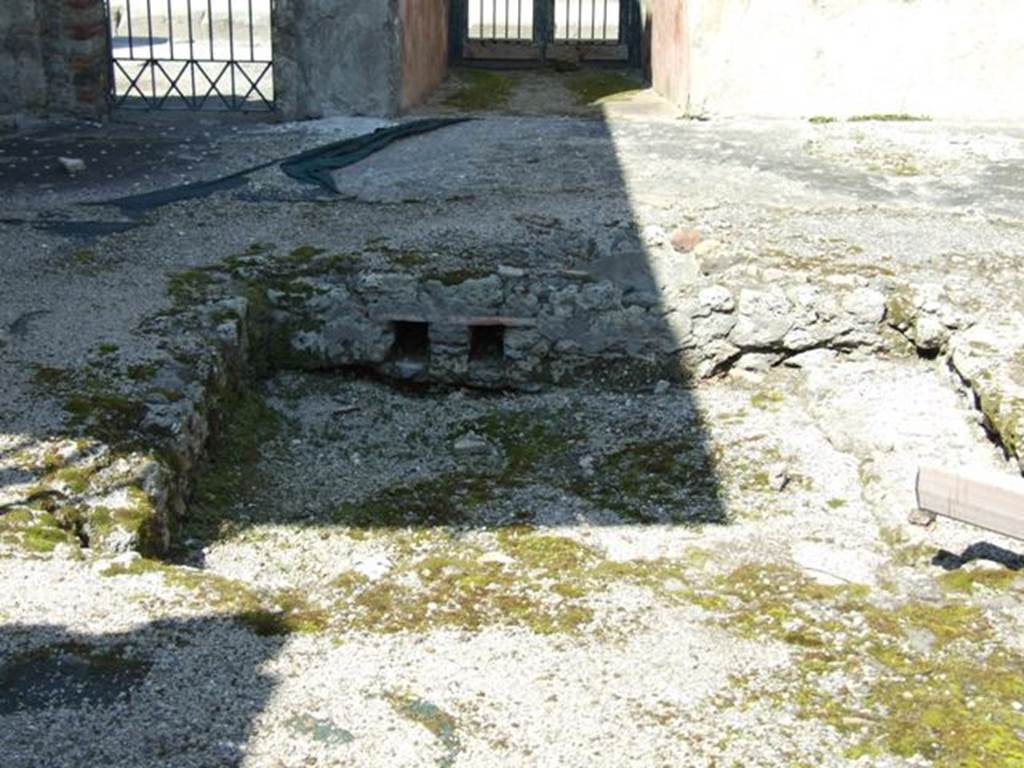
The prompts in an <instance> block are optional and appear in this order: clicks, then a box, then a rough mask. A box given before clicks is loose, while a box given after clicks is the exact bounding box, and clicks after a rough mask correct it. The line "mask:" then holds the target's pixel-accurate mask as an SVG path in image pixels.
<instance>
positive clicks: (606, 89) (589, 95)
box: [566, 70, 644, 105]
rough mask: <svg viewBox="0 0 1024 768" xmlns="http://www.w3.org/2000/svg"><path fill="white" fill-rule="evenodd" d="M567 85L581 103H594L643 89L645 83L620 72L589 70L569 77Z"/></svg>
mask: <svg viewBox="0 0 1024 768" xmlns="http://www.w3.org/2000/svg"><path fill="white" fill-rule="evenodd" d="M566 87H567V88H568V89H569V90H570V91H572V93H573V94H574V95H575V96H576V102H577V103H578V104H581V105H585V104H594V103H596V102H599V101H601V100H602V99H608V98H611V97H616V96H618V97H622V96H625V95H627V94H630V93H635V92H636V91H639V90H642V89H643V87H644V86H643V83H641V82H638V81H637V80H635V79H633V78H631V77H628V76H626V75H624V74H622V73H620V72H612V71H607V70H589V71H582V72H577V73H576V74H574V75H572V76H570V77H569V80H568V82H567V83H566Z"/></svg>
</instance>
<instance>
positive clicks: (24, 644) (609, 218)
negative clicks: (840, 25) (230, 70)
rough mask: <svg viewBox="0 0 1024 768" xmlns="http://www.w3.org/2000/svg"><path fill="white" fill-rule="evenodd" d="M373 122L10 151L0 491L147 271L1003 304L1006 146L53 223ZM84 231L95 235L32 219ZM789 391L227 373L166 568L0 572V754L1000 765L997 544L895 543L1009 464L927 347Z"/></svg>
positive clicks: (874, 151) (1016, 141)
mask: <svg viewBox="0 0 1024 768" xmlns="http://www.w3.org/2000/svg"><path fill="white" fill-rule="evenodd" d="M526 95H527V96H529V94H526ZM527 111H528V110H527ZM587 112H588V113H592V112H593V111H592V110H587ZM377 125H379V123H378V122H377V121H369V120H361V119H360V120H331V121H318V122H315V123H310V124H306V125H286V126H244V125H243V126H235V127H234V129H232V130H221V129H219V128H218V127H216V126H211V125H205V124H203V125H193V126H176V127H175V129H174V130H173V131H172V130H171V129H170V127H161V128H160V129H159V130H155V129H153V128H152V127H151V128H150V129H148V130H147V129H145V128H142V129H135V128H132V127H124V126H119V127H115V128H112V129H111V130H110V131H109V132H107V133H105V134H103V135H102V136H99V138H97V129H96V128H95V127H88V126H70V127H63V128H61V127H57V128H54V127H52V126H49V127H41V128H39V129H38V130H37V131H35V132H33V131H29V132H28V136H27V138H26V136H25V135H19V137H18V138H17V142H11V141H5V142H3V143H2V144H0V149H2V150H4V151H5V152H6V153H7V154H8V156H9V157H14V158H15V160H14V161H12V162H11V163H8V165H9V166H10V168H14V167H15V165H17V168H16V169H15V170H16V171H17V174H18V175H17V177H16V178H14V177H11V178H10V179H8V181H10V183H8V184H5V185H4V186H3V188H2V189H0V203H2V204H3V206H4V210H5V213H4V217H3V219H4V220H3V221H2V222H0V243H2V245H3V246H4V247H3V251H2V252H3V255H2V256H0V498H6V497H4V496H3V495H2V494H4V493H7V492H8V491H10V492H11V493H14V492H15V490H17V489H19V488H21V486H22V485H24V484H26V483H29V482H31V477H30V476H29V475H28V474H26V473H25V472H23V471H21V470H18V469H17V467H15V466H14V464H13V463H12V461H11V460H12V457H15V456H16V455H17V454H18V452H19V451H21V450H23V449H24V448H25V447H26V446H30V445H32V444H38V443H40V442H42V441H45V440H46V439H48V438H50V437H51V436H53V435H56V434H60V433H61V432H62V430H64V429H65V422H66V416H67V414H66V413H64V412H62V411H61V409H60V408H59V407H56V406H55V404H54V400H53V398H52V397H50V395H52V393H47V392H45V391H40V388H39V386H38V384H34V383H33V381H34V375H35V373H36V372H37V371H38V369H39V367H40V366H66V367H78V366H82V365H84V364H86V363H87V362H88V361H89V360H93V361H95V353H96V349H97V346H98V345H107V346H109V347H111V348H114V349H116V350H118V351H117V355H118V356H119V359H120V360H121V361H122V362H123V363H125V364H130V363H145V362H146V360H147V355H148V354H149V353H150V352H151V348H150V346H151V344H152V337H150V336H147V335H146V333H145V332H144V330H143V326H144V324H145V321H146V320H147V318H153V317H154V316H156V315H158V314H159V313H162V312H165V311H167V309H168V307H169V305H170V303H171V302H170V299H169V297H168V276H169V275H170V274H173V273H175V272H180V271H181V270H187V269H190V268H196V267H203V266H207V265H211V264H219V263H222V262H223V260H224V259H226V258H228V257H231V256H233V255H237V254H240V253H245V252H246V251H247V249H251V248H252V247H253V245H254V244H256V245H259V244H264V245H265V244H275V245H276V247H277V250H278V252H279V253H282V254H287V253H289V252H290V251H291V250H292V249H293V248H298V247H300V246H315V247H318V248H324V249H328V251H329V252H330V253H332V254H333V253H347V252H351V251H360V252H372V254H373V258H375V259H377V260H378V261H380V262H381V263H384V262H386V261H387V260H388V259H394V258H395V255H396V254H397V255H399V256H400V255H401V254H403V253H407V252H412V253H415V255H416V256H417V257H418V258H421V257H422V258H426V259H428V260H429V259H436V260H437V261H438V262H443V263H444V264H445V266H446V267H450V266H451V265H453V264H463V263H465V264H471V265H479V264H483V265H487V266H491V267H493V266H495V265H496V264H504V265H510V266H513V267H522V268H526V269H538V270H543V269H559V268H565V267H576V266H578V265H579V263H580V262H581V261H585V260H586V259H600V258H608V257H609V256H610V255H611V256H614V254H616V253H618V252H619V251H621V250H622V248H623V247H624V244H626V245H630V244H634V245H635V244H636V243H639V244H640V246H641V247H642V248H644V249H647V250H649V251H651V252H653V251H655V250H657V249H658V248H662V249H664V248H665V247H667V246H666V244H665V243H664V239H665V235H667V234H668V233H671V232H672V231H673V229H675V228H676V227H680V226H683V227H695V228H698V229H699V230H700V231H701V233H702V235H703V237H704V239H705V240H709V241H715V242H716V244H717V246H716V249H715V250H714V254H715V258H716V259H719V261H721V263H720V264H718V266H717V267H714V269H721V270H732V271H733V272H742V273H743V274H744V275H745V276H746V277H747V278H749V280H750V281H751V282H752V283H763V284H771V283H773V282H776V281H780V280H782V279H783V278H785V277H786V276H787V275H788V274H790V273H791V271H793V270H800V271H803V272H806V273H808V274H810V275H812V277H811V278H807V279H809V280H813V279H814V278H813V275H821V274H829V275H830V276H831V277H833V278H835V280H837V281H839V282H841V281H842V280H843V279H844V278H845V277H849V279H850V280H851V281H853V280H854V279H855V276H858V275H874V276H877V275H883V276H885V275H892V276H898V277H899V279H900V280H903V281H906V282H908V283H911V284H916V283H925V282H927V283H936V284H941V287H942V288H943V290H944V291H945V290H948V292H949V293H950V294H952V295H953V296H954V298H955V301H954V302H953V303H954V304H955V305H956V306H957V307H958V308H961V309H963V310H964V311H968V312H970V313H972V314H977V315H979V316H983V315H986V314H991V315H996V316H1006V317H1010V316H1019V314H1020V312H1021V297H1020V294H1019V290H1018V289H1017V284H1018V282H1019V279H1018V278H1019V273H1020V267H1019V264H1020V260H1021V258H1022V257H1024V250H1022V245H1021V243H1022V240H1021V232H1022V231H1024V230H1022V221H1024V208H1022V201H1024V195H1022V194H1021V192H1020V190H1021V189H1022V188H1024V183H1022V181H1021V180H1022V178H1024V175H1022V172H1021V171H1022V168H1024V165H1022V164H1024V135H1022V133H1021V130H1020V128H1019V127H1000V126H986V127H983V128H979V127H977V126H966V125H944V124H927V123H925V124H917V123H915V124H906V125H904V124H884V125H882V124H877V125H875V124H843V123H840V124H835V125H826V126H816V125H809V124H806V123H792V122H772V121H747V120H719V121H714V122H713V123H707V124H704V123H693V122H688V121H687V122H684V121H679V120H674V119H672V120H669V119H665V117H664V116H663V115H657V116H652V117H649V118H640V119H637V118H631V119H622V120H618V119H612V118H609V117H607V116H606V119H604V120H599V119H556V118H545V117H530V118H526V117H515V118H507V117H491V118H490V119H483V120H478V121H474V122H469V123H465V124H461V125H458V126H455V127H453V128H450V129H446V130H445V131H442V132H439V133H436V134H431V135H430V136H427V137H423V138H421V139H417V140H415V141H410V142H406V143H403V144H399V145H395V146H394V147H392V148H391V149H389V150H388V151H387V152H385V153H381V154H380V155H376V156H374V157H373V158H371V159H369V160H367V161H366V162H364V163H362V164H360V165H359V166H356V167H353V168H350V169H347V170H346V171H344V172H343V173H340V174H338V175H337V181H338V185H339V189H340V190H341V193H342V194H341V195H340V196H339V197H326V196H323V195H320V194H319V193H318V192H311V191H309V190H307V189H305V188H300V187H298V186H297V185H295V184H294V183H293V182H292V181H291V180H289V179H287V178H286V177H284V176H283V175H282V174H280V173H279V172H278V171H277V170H276V169H268V170H266V171H263V172H260V173H258V174H256V175H255V176H254V177H253V178H252V179H251V181H250V182H249V183H248V185H246V186H245V187H242V188H240V189H237V190H234V191H231V192H227V193H220V194H217V195H214V196H212V197H211V198H209V199H207V200H202V201H193V202H188V203H182V204H178V205H174V206H170V207H168V208H165V209H161V210H159V211H154V212H150V213H148V214H146V215H145V216H143V217H141V218H140V219H128V218H127V217H125V216H123V215H121V213H120V212H118V211H117V210H115V209H112V208H109V207H103V208H93V207H86V206H83V205H81V203H83V202H95V201H96V200H106V199H109V198H112V197H115V196H117V195H120V194H128V193H130V192H133V191H147V190H151V189H155V188H160V187H162V186H165V185H167V184H170V183H177V182H179V181H183V180H192V179H195V178H209V177H211V176H215V175H217V174H220V173H227V172H231V171H234V170H237V169H238V168H241V167H246V166H249V165H251V164H253V163H254V162H256V161H261V160H265V159H267V158H268V157H275V156H280V155H285V154H290V153H291V152H293V151H295V150H296V149H300V148H306V147H309V146H314V145H317V144H320V143H323V142H326V141H330V140H336V139H339V138H342V137H345V136H350V135H355V134H357V133H360V132H363V131H365V130H368V129H369V128H373V127H376V126H377ZM78 144H81V145H83V147H84V148H85V149H89V151H92V150H93V149H95V150H96V152H95V154H93V155H90V158H89V171H88V172H87V173H86V174H85V175H84V176H81V177H79V178H76V179H69V178H64V177H63V176H61V175H59V174H57V172H56V171H55V170H54V168H53V167H51V166H52V164H53V162H54V161H55V158H56V155H57V154H60V153H65V152H67V151H69V150H73V149H75V148H76V146H77V145H78ZM100 149H103V150H106V152H107V154H106V155H103V154H102V153H101V152H100V151H99V150H100ZM34 150H39V154H33V151H34ZM83 151H84V150H83ZM136 152H142V153H143V155H137V154H135V153H136ZM147 152H148V153H149V155H148V160H146V157H147V155H146V153H147ZM108 157H109V158H117V162H113V161H108V160H106V159H104V158H108ZM140 157H142V158H143V159H141V160H140V159H139V158H140ZM33 164H37V165H38V166H39V167H41V166H43V165H45V166H46V170H45V172H44V171H43V170H37V169H36V170H34V169H33ZM47 164H49V165H47ZM118 166H120V167H118ZM11 172H12V173H14V171H11ZM37 172H38V173H40V174H41V175H40V176H39V177H34V176H33V173H37ZM83 220H88V221H93V222H95V221H100V222H103V223H105V224H115V225H117V227H115V228H114V229H110V230H105V231H102V232H99V233H97V232H96V231H92V232H91V233H90V232H86V233H84V234H83V232H82V231H73V230H74V227H72V228H71V230H68V229H67V228H64V229H62V228H61V227H60V226H51V225H54V224H55V223H56V224H62V223H66V222H77V221H83ZM121 225H124V227H123V229H121V228H120V227H121ZM659 233H660V234H659ZM712 266H713V265H712ZM805 268H806V269H805ZM709 269H712V267H709ZM712 271H713V270H712ZM979 276H981V277H979ZM982 278H983V279H982ZM701 279H704V278H703V277H702V278H701ZM707 279H709V280H710V279H715V278H714V275H713V274H712V275H711V277H708V278H707ZM851 284H852V283H851ZM800 362H801V365H802V366H803V367H800V368H793V367H787V366H779V367H775V368H771V369H770V370H768V371H765V372H756V371H743V370H739V369H734V370H732V371H731V372H730V374H729V375H728V376H726V377H722V378H717V379H714V380H711V381H705V382H701V383H700V384H699V385H697V386H695V387H694V388H693V389H678V388H675V387H673V386H667V385H661V384H657V383H656V382H650V386H649V387H647V388H645V389H644V390H643V391H634V392H617V391H609V390H602V389H597V388H594V387H589V386H579V387H575V388H565V389H550V390H546V391H543V392H539V393H537V394H530V395H527V394H520V395H515V396H512V395H489V396H485V395H482V394H481V393H478V392H471V391H461V390H420V391H411V390H407V389H397V388H392V387H390V386H387V385H385V384H382V383H380V382H376V381H370V380H365V379H360V378H351V377H347V376H340V375H338V376H328V375H318V376H312V375H297V374H294V373H278V374H277V375H275V376H273V377H271V378H269V379H266V380H264V381H260V382H258V383H256V384H255V385H254V386H253V387H252V389H251V391H249V392H247V393H246V394H245V395H244V396H243V397H242V398H240V401H239V402H238V403H236V405H235V407H234V408H233V409H232V411H231V413H229V414H228V415H227V425H226V429H225V430H224V435H223V436H222V438H221V439H220V440H219V441H218V442H217V443H216V444H215V445H214V446H213V448H212V450H211V453H210V456H209V457H208V458H209V461H208V463H207V465H206V467H205V469H204V470H203V472H202V474H201V476H200V478H199V481H198V484H197V488H196V493H195V494H194V496H193V498H192V500H191V504H190V506H189V510H188V512H189V514H188V516H187V518H186V519H185V520H184V521H183V523H182V526H181V528H180V530H178V531H176V532H175V549H174V552H173V555H172V557H170V558H169V559H167V560H162V561H154V560H146V559H142V558H139V557H138V556H136V555H131V554H129V555H120V556H117V557H101V556H99V555H97V554H95V553H94V552H92V551H90V550H89V549H88V548H85V549H82V548H79V547H77V546H70V545H64V544H62V545H59V546H57V547H56V548H55V549H54V551H53V552H52V553H49V554H41V553H35V552H30V551H25V550H20V549H12V548H4V549H3V550H2V552H0V584H2V585H3V589H2V590H0V755H2V758H0V763H2V765H3V766H4V768H7V766H10V767H11V768H22V767H27V766H40V767H43V766H45V767H46V768H50V766H104V767H106V766H133V767H136V766H150V765H152V766H190V767H191V766H194V767H196V768H199V767H202V768H206V767H207V766H246V767H247V768H255V767H260V768H262V767H263V766H268V767H271V766H273V767H276V766H311V765H322V766H339V765H359V766H363V765H372V766H405V765H408V766H414V765H415V766H420V765H422V766H490V765H495V766H497V765H500V766H519V765H521V766H548V765H550V766H555V765H558V766H583V765H586V766H616V767H618V766H627V765H628V766H652V765H664V766H679V765H687V766H708V767H709V768H710V767H711V766H735V765H742V766H791V767H792V768H796V767H797V766H810V765H814V766H818V765H827V766H854V765H859V766H868V765H870V766H936V767H937V768H945V767H947V766H948V767H949V768H952V767H953V766H956V767H959V766H971V765H977V766H982V765H983V766H986V768H988V766H995V767H998V768H1013V767H1015V766H1021V765H1024V750H1022V747H1021V743H1022V742H1024V675H1022V670H1024V640H1022V638H1024V632H1022V629H1024V626H1022V625H1024V610H1022V607H1024V606H1022V602H1024V580H1022V577H1021V576H1020V575H1019V573H1018V570H1014V569H1020V568H1021V566H1022V564H1024V563H1022V560H1021V544H1020V543H1019V542H1013V541H1010V540H1008V539H1003V538H1000V537H998V536H996V535H993V534H988V533H985V532H983V531H979V530H977V529H974V528H970V527H968V526H964V525H959V524H956V523H953V522H950V521H945V520H944V521H941V522H940V523H939V524H938V525H936V526H935V527H933V528H930V529H922V528H918V527H914V526H910V525H908V524H907V522H906V516H907V513H908V511H909V510H910V509H912V507H913V504H914V499H913V478H914V472H915V470H916V468H917V466H918V465H919V464H920V463H924V462H934V463H938V464H946V465H951V466H963V467H966V466H973V467H979V468H982V469H985V470H987V471H995V472H1000V473H1004V474H1007V473H1014V472H1016V469H1015V468H1013V467H1011V466H1010V465H1009V464H1008V463H1007V462H1005V461H1004V459H1003V457H1002V455H1001V453H1000V452H999V450H998V449H997V448H996V447H995V446H994V445H993V444H992V442H991V441H990V440H989V437H988V436H987V435H986V434H985V432H984V430H983V429H982V428H981V427H980V426H979V424H978V422H977V414H976V412H975V411H973V410H971V409H970V408H969V407H968V405H967V401H966V399H965V398H964V397H963V396H962V395H961V394H960V393H959V392H958V391H957V387H956V386H955V383H954V382H953V381H951V380H950V374H949V372H948V370H947V368H946V366H945V363H944V362H943V360H942V359H941V358H940V359H936V360H934V361H928V360H922V359H918V358H916V357H911V356H907V357H901V356H891V357H885V356H873V357H867V356H864V357H857V356H849V355H843V356H837V355H835V354H832V353H829V352H827V351H824V350H823V351H821V352H820V353H816V354H814V355H811V356H803V357H802V360H801V361H800ZM11 489H14V490H11ZM19 492H20V491H19Z"/></svg>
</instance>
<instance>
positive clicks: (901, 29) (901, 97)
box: [645, 0, 1024, 120]
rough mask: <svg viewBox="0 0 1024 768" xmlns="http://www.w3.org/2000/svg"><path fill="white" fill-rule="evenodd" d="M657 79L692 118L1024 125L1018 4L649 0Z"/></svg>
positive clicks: (1015, 0)
mask: <svg viewBox="0 0 1024 768" xmlns="http://www.w3.org/2000/svg"><path fill="white" fill-rule="evenodd" d="M645 11H646V19H647V24H648V27H649V32H648V35H649V39H650V45H651V51H650V54H649V57H650V62H651V69H652V77H653V80H654V83H655V86H656V87H657V88H658V90H659V91H660V92H662V93H663V94H665V95H666V96H669V97H670V98H672V99H673V100H674V101H676V102H677V103H680V104H682V105H685V106H687V107H688V109H689V111H690V112H692V113H704V112H707V113H712V114H748V115H766V116H787V117H797V116H809V115H830V116H836V117H843V116H849V115H854V114H865V113H876V112H902V113H910V114H918V115H928V116H931V117H934V118H967V119H991V120H999V119H1020V118H1024V33H1022V30H1024V3H1022V2H1020V0H647V2H646V8H645Z"/></svg>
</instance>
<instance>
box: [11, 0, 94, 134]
mask: <svg viewBox="0 0 1024 768" xmlns="http://www.w3.org/2000/svg"><path fill="white" fill-rule="evenodd" d="M0 30H2V31H3V36H2V37H0V73H2V75H3V78H4V88H3V89H0V113H3V112H8V113H10V112H42V113H57V114H72V115H76V116H78V117H85V118H101V117H103V116H104V115H105V114H106V111H107V102H106V94H107V78H108V76H109V75H108V69H107V26H106V10H105V7H104V3H103V0H8V2H5V3H3V4H2V6H0Z"/></svg>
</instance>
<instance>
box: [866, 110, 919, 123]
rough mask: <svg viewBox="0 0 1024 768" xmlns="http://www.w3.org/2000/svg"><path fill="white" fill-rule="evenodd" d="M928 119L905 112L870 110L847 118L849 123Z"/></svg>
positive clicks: (900, 121) (914, 121)
mask: <svg viewBox="0 0 1024 768" xmlns="http://www.w3.org/2000/svg"><path fill="white" fill-rule="evenodd" d="M930 120H931V118H930V117H926V116H925V115H908V114H906V113H905V112H872V113H870V114H866V115H853V116H852V117H850V118H848V121H849V122H851V123H921V122H928V121H930Z"/></svg>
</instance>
